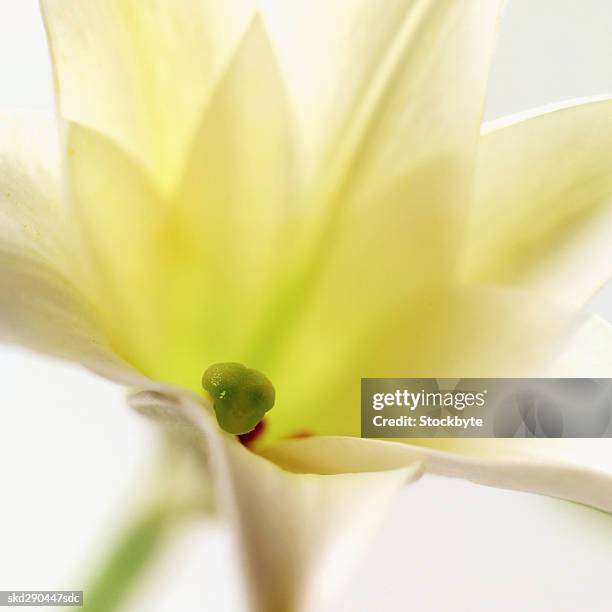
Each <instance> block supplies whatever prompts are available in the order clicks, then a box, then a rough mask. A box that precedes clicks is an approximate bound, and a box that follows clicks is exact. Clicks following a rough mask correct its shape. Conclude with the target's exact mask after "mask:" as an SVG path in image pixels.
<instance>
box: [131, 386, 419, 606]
mask: <svg viewBox="0 0 612 612" xmlns="http://www.w3.org/2000/svg"><path fill="white" fill-rule="evenodd" d="M160 389H163V388H160ZM130 401H131V404H132V405H133V406H134V407H135V408H137V409H139V410H141V411H145V412H149V413H157V414H158V415H159V414H160V413H162V414H164V415H165V416H166V417H167V416H172V415H173V416H174V417H177V418H179V419H181V420H183V421H184V422H186V423H188V424H190V426H191V427H193V428H194V429H195V430H196V431H197V432H198V433H199V434H200V435H201V436H202V437H203V440H204V441H205V446H206V450H207V453H208V456H209V460H210V465H211V470H212V475H213V478H214V479H215V482H216V485H217V490H218V501H219V503H220V505H221V509H222V510H223V511H224V512H225V513H227V515H228V517H229V518H230V520H231V521H232V524H233V526H234V528H235V533H236V535H237V537H238V544H239V546H240V549H241V552H242V558H243V560H244V568H245V572H246V578H247V586H248V588H249V594H250V608H249V609H250V610H253V611H254V612H270V611H272V610H279V611H281V610H282V611H283V612H284V611H286V610H292V611H296V612H319V611H320V610H323V609H327V606H329V605H330V604H332V603H333V602H334V598H335V597H337V595H338V593H339V591H340V590H341V588H342V586H343V583H344V581H345V580H346V578H347V576H348V574H349V573H350V571H351V570H352V569H353V567H354V565H355V563H356V562H357V561H358V559H359V555H360V553H362V552H363V550H364V548H365V546H366V544H367V543H368V540H369V538H370V537H371V536H372V534H373V532H374V531H375V530H376V528H377V527H378V525H379V523H380V520H381V519H382V517H383V515H384V513H385V510H386V509H387V507H388V506H389V504H390V502H391V501H392V499H393V498H394V496H395V494H396V493H397V492H398V491H399V490H400V488H401V487H402V486H403V485H404V484H406V483H407V482H411V481H412V480H414V479H416V478H418V476H419V475H420V464H419V462H418V461H414V462H406V463H405V464H404V465H402V466H398V468H393V469H384V470H381V471H375V470H374V469H366V470H364V473H361V474H331V475H315V474H292V473H290V472H286V471H284V470H282V469H280V468H279V467H277V466H276V465H274V464H273V463H271V462H269V461H268V460H266V459H264V458H262V457H260V456H258V455H256V454H254V453H252V452H251V451H249V450H247V449H246V448H245V447H243V446H242V445H241V444H239V443H238V441H237V440H236V438H234V437H233V436H228V435H226V434H223V433H222V432H220V431H219V429H218V428H217V426H216V424H215V423H214V420H213V419H212V417H211V415H210V413H209V410H210V408H207V407H205V406H204V405H202V403H201V401H200V400H199V399H198V398H195V397H191V396H188V395H187V394H185V393H182V394H181V395H174V394H173V393H172V391H171V390H168V389H163V390H162V391H160V390H157V391H152V392H140V393H137V394H135V395H132V397H131V400H130Z"/></svg>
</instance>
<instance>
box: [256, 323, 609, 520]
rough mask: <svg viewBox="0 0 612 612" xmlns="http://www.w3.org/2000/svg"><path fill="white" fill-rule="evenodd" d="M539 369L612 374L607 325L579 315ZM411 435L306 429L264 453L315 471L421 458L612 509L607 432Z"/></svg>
mask: <svg viewBox="0 0 612 612" xmlns="http://www.w3.org/2000/svg"><path fill="white" fill-rule="evenodd" d="M539 375H541V376H546V377H576V376H586V377H599V378H609V377H612V326H611V325H610V324H609V323H607V322H606V321H604V320H603V319H601V318H599V317H592V318H589V319H588V320H586V321H584V323H583V324H582V325H579V326H578V327H577V328H576V330H575V331H574V333H573V334H572V335H571V336H569V337H568V338H567V339H566V340H565V344H564V346H562V347H560V351H559V356H558V357H557V358H555V359H554V361H553V362H552V363H550V365H548V366H547V367H546V368H545V369H543V370H541V371H540V372H539ZM412 442H414V441H408V440H407V441H406V442H405V443H403V442H402V443H398V442H391V441H380V440H365V439H359V438H348V437H312V438H307V439H303V440H287V441H283V442H277V443H275V444H273V445H271V446H268V447H267V448H265V449H264V450H263V452H262V454H263V455H264V456H266V457H268V458H269V459H271V460H272V461H274V462H276V463H278V464H279V465H281V466H283V467H284V468H286V469H290V470H294V471H297V472H316V473H319V474H330V473H336V472H349V473H352V472H360V471H362V470H385V469H395V468H398V467H401V466H402V465H407V464H409V463H410V462H412V461H415V460H420V461H422V462H423V464H424V466H425V470H426V471H428V472H431V473H433V474H440V475H443V476H451V477H455V478H465V479H467V480H471V481H474V482H477V483H479V484H484V485H489V486H494V487H502V488H507V489H517V490H522V491H528V492H531V493H541V494H544V495H550V496H553V497H560V498H563V499H567V500H571V501H576V502H580V503H583V504H587V505H590V506H594V507H596V508H600V509H602V510H606V511H608V512H612V452H611V451H610V444H609V442H610V441H609V440H607V439H604V440H600V439H584V440H573V439H558V440H544V439H539V440H532V439H530V440H506V439H472V440H456V439H440V440H435V439H431V440H420V441H417V444H414V443H412Z"/></svg>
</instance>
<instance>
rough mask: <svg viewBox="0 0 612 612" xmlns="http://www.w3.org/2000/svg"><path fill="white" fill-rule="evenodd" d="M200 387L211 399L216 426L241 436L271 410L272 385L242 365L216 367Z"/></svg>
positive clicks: (209, 371) (216, 365)
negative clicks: (215, 416) (217, 424)
mask: <svg viewBox="0 0 612 612" xmlns="http://www.w3.org/2000/svg"><path fill="white" fill-rule="evenodd" d="M202 386H203V387H204V389H205V390H206V391H208V393H209V394H210V395H211V397H212V399H213V407H214V409H215V414H216V415H217V422H218V423H219V426H220V427H221V428H222V429H224V430H225V431H227V432H228V433H232V434H236V435H240V434H245V433H247V432H249V431H251V430H252V429H254V428H255V426H256V425H257V423H259V422H260V421H261V420H262V419H263V417H264V415H265V414H266V412H267V411H268V410H270V409H271V408H272V406H274V400H275V395H276V393H275V391H274V386H273V385H272V383H271V382H270V381H269V380H268V378H266V376H264V375H263V374H262V373H261V372H258V371H257V370H251V369H249V368H247V367H245V366H243V365H242V364H241V363H215V364H213V365H211V366H210V367H209V368H207V370H206V372H204V375H203V376H202Z"/></svg>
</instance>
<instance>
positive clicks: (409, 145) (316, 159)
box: [260, 0, 500, 189]
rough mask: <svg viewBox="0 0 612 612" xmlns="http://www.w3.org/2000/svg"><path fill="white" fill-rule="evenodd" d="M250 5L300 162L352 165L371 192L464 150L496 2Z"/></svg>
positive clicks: (473, 127) (472, 132) (470, 148)
mask: <svg viewBox="0 0 612 612" xmlns="http://www.w3.org/2000/svg"><path fill="white" fill-rule="evenodd" d="M260 5H261V12H262V15H263V18H264V22H265V24H266V27H267V29H268V30H269V32H270V35H271V37H272V39H273V42H274V45H275V46H276V48H277V49H278V58H279V62H280V63H281V68H282V70H283V74H284V75H285V79H286V82H287V87H288V93H289V96H290V99H291V101H292V106H293V108H294V109H295V114H296V120H297V123H298V125H299V131H300V137H301V139H302V141H303V144H304V149H305V153H306V159H308V160H310V166H311V167H312V166H314V165H316V166H317V168H318V169H324V170H325V171H326V172H328V173H331V174H333V173H337V172H340V173H342V172H347V171H349V168H348V166H350V165H351V164H353V163H355V164H356V163H359V164H361V165H360V167H359V174H360V175H361V176H363V178H364V181H365V182H367V183H368V184H369V186H370V188H377V189H381V188H384V187H385V186H386V185H381V184H378V183H379V182H380V179H384V180H383V182H386V183H387V184H388V183H389V182H394V181H395V180H397V179H399V178H401V177H403V176H405V175H406V174H407V173H411V172H412V171H414V169H415V168H416V167H419V166H423V165H427V164H428V163H429V162H432V161H433V160H434V159H435V158H438V157H444V158H447V160H448V162H449V164H452V163H454V162H457V163H458V164H459V165H461V164H462V163H463V161H465V158H466V157H469V156H471V155H473V153H474V150H475V146H476V142H477V133H478V130H479V127H480V125H479V124H480V119H481V113H482V108H483V104H484V96H485V88H486V80H487V73H488V67H489V63H490V61H491V55H492V52H493V42H494V38H495V31H496V26H497V18H498V11H499V5H500V3H499V2H497V1H496V0H473V1H471V2H468V3H455V2H437V1H436V0H433V1H432V0H416V1H415V0H387V1H385V2H372V1H371V0H348V1H347V0H340V1H338V2H325V1H324V0H314V1H313V0H293V1H292V2H276V1H275V0H261V2H260ZM362 153H363V154H364V157H365V158H367V159H361V160H359V161H358V160H357V157H358V156H359V155H361V154H362ZM330 159H331V160H332V162H333V168H332V167H330ZM467 164H468V165H469V164H470V162H469V161H468V162H467ZM336 166H339V167H336ZM366 174H367V176H365V175H366Z"/></svg>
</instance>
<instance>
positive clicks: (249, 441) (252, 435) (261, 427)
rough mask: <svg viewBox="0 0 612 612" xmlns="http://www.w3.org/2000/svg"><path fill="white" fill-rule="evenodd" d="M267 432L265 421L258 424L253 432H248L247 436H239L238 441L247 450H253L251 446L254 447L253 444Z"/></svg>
mask: <svg viewBox="0 0 612 612" xmlns="http://www.w3.org/2000/svg"><path fill="white" fill-rule="evenodd" d="M265 430H266V420H265V419H263V420H261V421H259V423H257V425H255V427H254V428H253V429H251V431H247V433H245V434H240V435H239V436H238V440H240V442H241V443H242V444H243V445H244V446H246V447H247V448H251V446H253V444H254V443H255V442H256V441H257V439H258V438H259V437H260V436H261V435H262V434H263V432H264V431H265Z"/></svg>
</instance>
